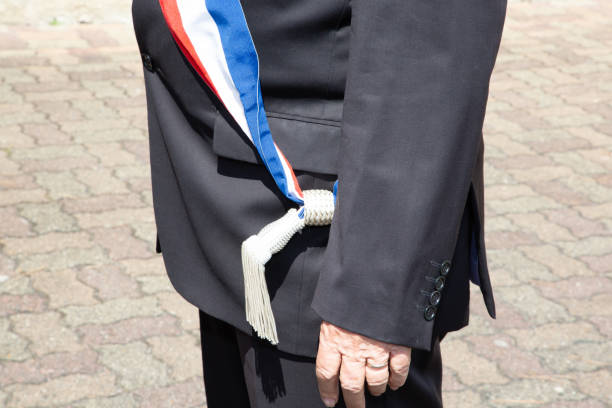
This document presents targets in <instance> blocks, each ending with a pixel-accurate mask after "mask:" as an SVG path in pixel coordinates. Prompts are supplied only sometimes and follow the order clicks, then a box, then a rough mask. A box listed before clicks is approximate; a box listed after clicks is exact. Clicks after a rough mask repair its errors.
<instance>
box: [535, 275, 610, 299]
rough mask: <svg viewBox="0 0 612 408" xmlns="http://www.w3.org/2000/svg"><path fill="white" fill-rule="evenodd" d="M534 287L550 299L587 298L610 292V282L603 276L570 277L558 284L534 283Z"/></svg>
mask: <svg viewBox="0 0 612 408" xmlns="http://www.w3.org/2000/svg"><path fill="white" fill-rule="evenodd" d="M535 285H536V286H537V288H538V290H539V291H540V293H542V294H543V295H544V296H546V297H548V298H550V299H556V298H559V297H566V298H576V299H580V298H589V297H591V296H593V295H596V294H600V293H610V292H612V280H610V279H609V278H605V277H603V276H595V277H589V278H583V277H572V278H569V279H565V280H562V281H558V282H535Z"/></svg>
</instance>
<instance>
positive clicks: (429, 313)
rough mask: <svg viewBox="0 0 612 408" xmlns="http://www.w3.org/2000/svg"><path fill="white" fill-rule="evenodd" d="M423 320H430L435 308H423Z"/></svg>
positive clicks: (434, 314) (433, 315)
mask: <svg viewBox="0 0 612 408" xmlns="http://www.w3.org/2000/svg"><path fill="white" fill-rule="evenodd" d="M424 315H425V320H427V321H430V320H433V318H434V317H436V308H435V307H434V306H427V307H426V308H425V314H424Z"/></svg>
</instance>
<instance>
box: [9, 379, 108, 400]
mask: <svg viewBox="0 0 612 408" xmlns="http://www.w3.org/2000/svg"><path fill="white" fill-rule="evenodd" d="M115 387H116V385H115V375H114V374H112V373H111V372H109V371H99V372H98V373H96V374H94V375H91V374H70V375H66V376H63V377H59V378H54V379H50V380H49V381H47V382H45V385H44V387H41V386H40V385H39V384H14V385H9V386H8V387H6V391H8V392H10V393H11V398H10V399H9V400H8V402H7V408H28V407H38V406H41V405H44V406H49V405H59V404H66V403H70V402H72V401H76V400H79V399H82V398H84V397H92V396H109V395H112V394H113V393H114V392H115V391H114V390H115Z"/></svg>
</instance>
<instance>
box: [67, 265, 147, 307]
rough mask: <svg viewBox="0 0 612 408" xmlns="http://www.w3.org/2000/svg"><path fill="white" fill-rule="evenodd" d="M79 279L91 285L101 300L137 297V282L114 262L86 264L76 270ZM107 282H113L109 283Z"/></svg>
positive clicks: (138, 293) (138, 292)
mask: <svg viewBox="0 0 612 408" xmlns="http://www.w3.org/2000/svg"><path fill="white" fill-rule="evenodd" d="M77 276H78V278H79V280H80V281H82V282H83V283H85V284H87V285H88V286H90V287H92V288H94V289H95V291H96V296H97V297H98V298H100V299H102V300H108V299H116V298H123V297H138V296H139V295H140V291H139V289H138V283H137V282H136V280H134V279H132V278H131V277H129V276H128V275H126V274H124V273H123V272H122V271H121V268H120V267H119V266H117V265H116V264H114V263H113V264H108V265H100V266H87V267H84V268H82V270H80V271H78V272H77ZM109 282H113V284H112V285H109V284H108V283H109Z"/></svg>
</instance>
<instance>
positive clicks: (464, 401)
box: [442, 390, 482, 408]
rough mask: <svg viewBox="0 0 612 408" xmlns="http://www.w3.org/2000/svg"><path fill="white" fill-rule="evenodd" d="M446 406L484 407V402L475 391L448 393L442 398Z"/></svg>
mask: <svg viewBox="0 0 612 408" xmlns="http://www.w3.org/2000/svg"><path fill="white" fill-rule="evenodd" d="M442 401H443V402H444V406H449V407H457V408H470V407H480V406H482V400H481V399H480V395H479V394H478V393H476V392H474V391H470V390H467V391H461V392H457V391H455V392H452V391H449V392H446V393H444V394H443V396H442Z"/></svg>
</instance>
